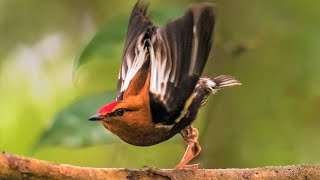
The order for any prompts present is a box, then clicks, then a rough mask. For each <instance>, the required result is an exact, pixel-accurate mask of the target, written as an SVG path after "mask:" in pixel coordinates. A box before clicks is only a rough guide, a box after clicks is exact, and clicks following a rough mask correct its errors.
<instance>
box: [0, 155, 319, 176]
mask: <svg viewBox="0 0 320 180" xmlns="http://www.w3.org/2000/svg"><path fill="white" fill-rule="evenodd" d="M176 177H177V179H239V180H240V179H244V180H250V179H319V178H320V166H311V165H296V166H283V167H266V168H253V169H199V170H196V171H192V170H181V171H177V172H176ZM0 179H31V180H33V179H77V180H82V179H95V180H100V179H101V180H102V179H130V180H132V179H166V178H164V177H161V176H157V175H154V174H152V173H149V172H147V171H144V170H131V169H109V168H89V167H78V166H71V165H67V164H55V163H51V162H46V161H41V160H37V159H31V158H26V157H21V156H16V155H12V154H9V153H6V152H2V153H0Z"/></svg>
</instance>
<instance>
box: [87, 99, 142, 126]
mask: <svg viewBox="0 0 320 180" xmlns="http://www.w3.org/2000/svg"><path fill="white" fill-rule="evenodd" d="M143 109H145V108H144V104H142V102H141V101H139V100H138V99H137V98H134V97H132V98H128V99H126V100H122V101H114V102H111V103H109V104H107V105H105V106H103V107H102V108H100V110H99V111H98V112H97V114H95V115H93V116H91V117H90V118H89V120H90V121H100V122H102V123H103V124H114V123H117V122H119V123H121V122H128V121H131V122H132V121H134V120H135V119H136V118H138V116H139V115H142V114H144V113H143V112H144V110H143Z"/></svg>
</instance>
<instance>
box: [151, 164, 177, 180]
mask: <svg viewBox="0 0 320 180" xmlns="http://www.w3.org/2000/svg"><path fill="white" fill-rule="evenodd" d="M175 171H176V170H175V169H173V170H165V169H159V168H156V167H149V168H148V169H147V172H150V173H152V174H155V175H159V176H162V177H167V178H169V179H171V180H177V177H176V175H175Z"/></svg>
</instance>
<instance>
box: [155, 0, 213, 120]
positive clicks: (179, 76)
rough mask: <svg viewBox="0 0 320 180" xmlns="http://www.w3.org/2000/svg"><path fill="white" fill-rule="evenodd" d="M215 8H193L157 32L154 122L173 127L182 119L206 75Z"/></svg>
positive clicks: (197, 6) (201, 5)
mask: <svg viewBox="0 0 320 180" xmlns="http://www.w3.org/2000/svg"><path fill="white" fill-rule="evenodd" d="M214 24H215V14H214V8H213V5H212V4H210V3H202V4H199V5H196V6H191V7H190V8H189V9H188V10H187V11H186V13H185V14H184V15H183V16H182V17H180V18H178V19H176V20H173V21H170V22H168V23H167V24H166V25H165V26H164V27H163V28H159V29H157V30H156V39H157V40H156V41H155V43H154V44H153V46H151V47H150V59H151V80H150V107H151V111H152V116H153V121H154V122H155V123H161V124H166V125H170V124H173V123H174V122H175V120H176V119H177V118H179V116H180V114H181V113H182V111H183V109H184V107H185V104H186V103H187V101H188V99H189V98H190V97H191V96H192V93H193V90H194V88H195V86H196V84H197V82H198V80H199V78H200V76H201V74H202V72H203V69H204V66H205V64H206V61H207V59H208V56H209V53H210V50H211V44H212V39H213V30H214Z"/></svg>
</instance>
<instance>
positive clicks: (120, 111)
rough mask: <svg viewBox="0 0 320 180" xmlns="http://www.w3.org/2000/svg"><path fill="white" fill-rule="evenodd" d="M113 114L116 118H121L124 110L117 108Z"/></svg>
mask: <svg viewBox="0 0 320 180" xmlns="http://www.w3.org/2000/svg"><path fill="white" fill-rule="evenodd" d="M114 114H115V115H116V116H122V115H123V114H124V109H123V108H119V109H117V110H116V111H115V112H114Z"/></svg>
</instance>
